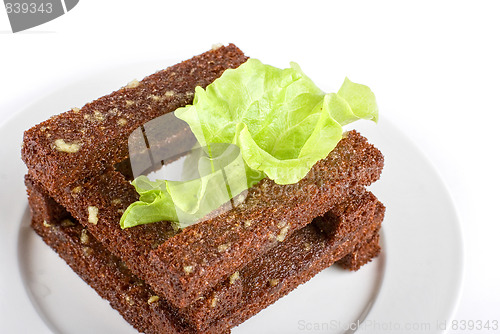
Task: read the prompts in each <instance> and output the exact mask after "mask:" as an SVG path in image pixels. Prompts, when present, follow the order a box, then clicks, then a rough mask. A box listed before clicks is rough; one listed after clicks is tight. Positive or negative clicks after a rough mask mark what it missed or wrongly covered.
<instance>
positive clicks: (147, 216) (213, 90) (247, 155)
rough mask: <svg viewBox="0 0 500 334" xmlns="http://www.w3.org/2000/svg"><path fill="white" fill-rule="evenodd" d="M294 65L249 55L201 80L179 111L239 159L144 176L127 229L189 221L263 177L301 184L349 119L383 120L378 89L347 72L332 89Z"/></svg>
mask: <svg viewBox="0 0 500 334" xmlns="http://www.w3.org/2000/svg"><path fill="white" fill-rule="evenodd" d="M290 65H291V67H290V68H287V69H278V68H275V67H272V66H269V65H264V64H262V63H261V62H260V61H259V60H256V59H249V60H248V61H247V62H246V63H244V64H243V65H241V66H240V67H238V68H237V69H230V70H226V71H225V72H224V73H223V74H222V76H221V77H220V78H219V79H217V80H215V81H214V82H213V83H212V84H210V85H208V86H207V88H206V89H203V88H201V87H196V91H195V97H194V101H193V104H192V105H188V106H186V107H182V108H179V109H177V110H176V111H175V115H176V116H177V117H178V118H180V119H182V120H184V121H185V122H187V123H188V124H189V126H190V128H191V130H192V132H193V133H194V135H195V136H196V139H197V140H198V143H199V145H200V146H202V147H205V148H207V151H208V152H209V153H210V152H211V149H212V147H215V146H216V144H217V143H226V144H234V145H235V146H236V147H238V148H239V156H238V157H239V158H238V159H236V160H235V161H237V162H232V163H231V162H230V161H229V160H226V161H224V162H223V163H220V167H219V168H218V169H217V168H215V169H214V168H212V170H211V172H200V171H201V170H202V169H203V168H202V167H201V166H205V167H206V166H207V162H206V161H204V160H203V159H201V160H199V159H198V158H196V157H195V156H194V155H193V156H190V157H188V159H190V160H192V161H191V162H190V163H189V164H188V169H193V166H198V169H199V172H200V173H198V174H200V175H199V178H194V179H192V180H189V181H167V180H163V181H154V182H153V181H150V180H148V179H147V178H146V177H144V176H140V177H139V178H137V179H136V180H134V182H133V183H132V184H133V185H134V186H135V188H136V190H137V192H138V193H139V194H140V200H139V201H138V202H135V203H133V204H131V205H130V206H129V207H128V208H127V210H126V211H125V213H124V214H123V216H122V219H121V221H120V224H121V226H122V228H125V227H130V226H135V225H140V224H147V223H150V222H157V221H161V220H169V221H172V222H177V223H176V225H177V226H178V227H185V226H188V225H190V224H192V223H195V222H197V221H199V220H200V219H201V218H202V217H204V216H205V215H206V214H208V213H210V212H212V211H213V210H216V209H218V208H220V206H221V205H223V204H224V203H226V204H227V203H228V202H229V201H230V200H231V198H233V197H234V196H236V195H237V194H240V193H243V192H244V191H245V190H246V189H248V188H249V187H251V186H252V185H254V184H255V183H257V182H258V181H260V180H261V179H262V178H264V177H268V178H270V179H272V180H274V181H275V182H276V183H278V184H291V183H296V182H298V181H299V180H301V179H302V178H303V177H304V176H305V175H306V174H307V173H308V172H309V170H310V169H311V167H312V166H313V165H314V164H315V163H316V162H318V161H319V160H321V159H323V158H325V157H326V156H327V155H328V154H329V153H330V152H331V151H332V150H333V149H334V148H335V146H336V145H337V143H338V142H339V141H340V140H341V139H342V126H343V125H346V124H349V123H351V122H353V121H356V120H358V119H367V120H373V121H375V122H377V120H378V108H377V104H376V101H375V96H374V94H373V93H372V91H371V90H370V89H369V88H368V87H367V86H364V85H361V84H356V83H353V82H351V81H350V80H349V79H347V78H346V79H345V81H344V83H343V84H342V86H341V88H340V89H339V91H338V93H329V94H325V93H324V92H323V91H321V90H320V89H319V88H318V87H317V86H316V85H315V84H314V83H313V82H312V81H311V79H309V78H308V77H307V76H306V75H305V74H304V73H303V72H302V70H301V69H300V67H299V66H298V65H297V64H295V63H291V64H290ZM234 145H233V146H234ZM205 159H209V160H210V159H212V160H213V157H212V156H211V155H210V154H208V156H207V157H205ZM212 160H210V161H212ZM210 165H211V166H212V167H213V163H211V164H210ZM195 169H196V168H195ZM205 169H206V168H205ZM188 172H189V173H188V174H192V173H191V172H192V171H188ZM224 184H225V187H224Z"/></svg>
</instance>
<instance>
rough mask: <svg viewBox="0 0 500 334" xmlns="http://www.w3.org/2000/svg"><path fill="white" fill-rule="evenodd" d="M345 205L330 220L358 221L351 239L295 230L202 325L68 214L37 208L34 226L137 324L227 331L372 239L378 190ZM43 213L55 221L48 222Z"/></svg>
mask: <svg viewBox="0 0 500 334" xmlns="http://www.w3.org/2000/svg"><path fill="white" fill-rule="evenodd" d="M42 197H43V196H42ZM29 198H30V205H31V207H32V210H36V209H38V208H40V206H43V205H44V204H43V203H44V201H43V198H40V196H39V193H38V192H37V191H32V190H30V197H29ZM363 198H364V200H363ZM368 202H371V203H373V204H375V205H376V207H377V211H376V214H375V215H374V216H371V217H369V218H367V216H366V211H365V209H364V208H366V203H368ZM45 203H46V202H45ZM363 203H364V204H365V205H364V206H363V205H362V204H363ZM342 207H343V209H340V208H339V212H342V213H351V215H353V216H352V217H351V218H352V219H348V218H347V217H343V218H339V219H337V220H335V221H333V220H332V224H333V225H335V226H337V228H336V229H338V230H339V231H341V230H346V229H345V228H343V225H345V224H354V225H358V227H359V230H358V231H357V233H356V234H355V235H352V236H351V237H350V238H348V240H346V238H345V236H335V235H334V234H330V235H326V234H324V233H322V232H320V230H319V229H318V228H316V227H314V225H313V224H311V225H308V226H307V227H306V228H303V229H302V230H299V231H297V232H295V233H294V234H293V235H292V236H291V237H290V238H289V240H287V241H286V242H283V243H281V244H280V245H279V246H278V247H276V248H275V249H273V252H272V253H270V254H269V255H266V256H267V257H268V258H265V257H263V258H259V259H257V260H256V261H254V262H253V263H251V264H250V266H248V267H247V268H244V269H243V270H242V271H241V274H239V277H237V278H236V277H233V278H232V280H233V283H235V282H238V283H239V284H241V286H243V287H244V289H243V293H242V294H240V295H238V298H237V303H236V305H234V306H233V307H229V308H227V309H226V312H222V313H221V314H224V315H223V316H220V317H219V318H218V319H217V320H216V321H215V322H212V324H211V325H210V326H209V327H208V328H206V329H205V330H202V331H200V330H195V329H194V328H193V327H191V326H188V325H186V323H185V322H184V321H182V320H181V319H182V318H183V316H181V315H180V313H179V311H180V310H176V309H175V308H172V307H169V306H168V302H166V301H165V300H163V299H161V298H157V297H156V295H154V292H153V291H152V290H151V289H149V288H148V286H147V285H146V284H144V282H143V281H142V280H140V279H138V278H137V277H135V276H134V275H133V274H132V273H131V272H130V271H129V270H128V269H127V268H126V266H125V265H124V263H123V262H122V261H120V259H119V258H117V257H115V256H113V255H112V254H111V253H109V252H108V251H107V250H106V249H105V248H104V247H102V245H101V244H100V243H99V242H97V241H96V240H95V238H93V237H92V235H90V234H88V233H86V229H84V228H83V227H82V226H80V225H79V224H75V223H71V222H70V221H69V220H68V219H64V220H62V221H59V222H56V218H55V217H44V211H34V212H33V214H34V215H33V227H34V228H35V230H36V231H37V232H38V233H39V234H40V235H42V236H43V238H44V240H45V241H46V242H47V243H48V244H49V245H50V246H51V247H53V248H54V249H55V250H56V251H57V252H58V253H59V255H60V256H61V257H63V258H64V259H65V260H66V261H67V262H68V264H69V265H70V266H71V267H72V268H73V269H74V270H75V271H76V272H77V273H78V274H79V275H80V276H81V277H82V278H83V279H84V280H85V281H86V282H87V283H88V284H90V285H91V286H92V287H93V288H94V289H96V291H97V292H98V293H99V294H100V295H101V296H102V297H103V298H106V299H107V300H109V301H110V303H111V305H112V306H113V307H114V308H115V309H117V310H118V311H119V312H120V313H121V314H122V315H123V316H124V318H125V319H126V320H127V321H129V322H130V323H131V324H132V325H133V326H134V327H136V328H137V329H138V330H140V331H144V332H146V333H201V332H203V333H225V332H227V328H228V327H232V326H235V325H237V324H238V323H241V322H243V321H244V320H245V319H247V318H248V317H250V316H252V315H253V314H255V313H257V312H258V311H260V309H262V308H264V307H266V306H267V305H269V304H271V303H273V302H274V301H276V300H277V299H278V298H279V297H280V296H282V295H284V294H286V293H288V292H289V291H291V290H293V289H294V288H295V287H296V286H297V285H299V284H301V283H303V282H305V281H307V280H308V279H309V278H310V277H312V276H313V275H314V274H316V273H317V272H318V271H320V270H321V269H322V268H323V267H327V266H329V265H330V264H332V263H333V262H334V261H335V260H338V259H339V258H341V257H342V256H343V255H344V256H345V254H347V253H346V252H348V251H349V250H354V249H355V244H356V243H357V244H359V243H362V242H363V240H367V239H369V238H370V239H371V240H372V239H373V235H374V234H375V233H377V231H378V228H379V227H380V223H381V221H382V218H383V211H384V208H383V206H382V205H381V204H380V203H378V202H377V201H376V199H375V198H374V196H373V195H371V194H369V193H365V194H364V195H361V196H359V197H358V198H357V199H353V200H351V201H350V204H348V205H343V206H342ZM355 207H359V208H360V209H359V210H358V212H357V213H356V210H355V209H354V210H353V208H355ZM45 212H47V211H45ZM62 217H65V216H64V215H63V216H61V218H62ZM329 217H334V215H330V216H329ZM44 218H46V219H49V221H51V222H52V223H48V222H47V220H46V219H44ZM325 219H326V218H325ZM360 219H365V221H360ZM350 230H352V229H350ZM357 251H361V250H360V249H357ZM318 265H319V267H318ZM252 266H254V268H252ZM269 277H273V278H269ZM210 298H212V299H210V300H207V302H209V304H210V305H211V306H212V305H213V306H214V308H216V309H217V308H218V309H219V310H220V309H221V306H222V304H220V303H219V302H218V301H217V299H216V298H217V295H212V296H210ZM214 301H215V305H214ZM259 307H260V308H259ZM219 313H220V311H219ZM225 328H226V329H225Z"/></svg>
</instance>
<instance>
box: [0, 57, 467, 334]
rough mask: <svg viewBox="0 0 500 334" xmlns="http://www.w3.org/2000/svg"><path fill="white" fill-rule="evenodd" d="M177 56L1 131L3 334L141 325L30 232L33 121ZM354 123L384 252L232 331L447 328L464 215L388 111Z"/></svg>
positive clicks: (123, 72) (73, 92)
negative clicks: (27, 151) (376, 159)
mask: <svg viewBox="0 0 500 334" xmlns="http://www.w3.org/2000/svg"><path fill="white" fill-rule="evenodd" d="M167 65H168V62H162V63H158V62H157V63H145V64H137V65H134V66H129V67H127V68H119V69H114V70H108V71H105V72H101V73H98V74H95V75H92V76H89V77H88V78H85V79H83V80H80V81H77V82H74V83H71V84H69V85H66V86H64V87H63V88H60V89H59V90H57V91H56V92H54V93H53V94H51V95H50V96H47V97H46V98H44V99H42V100H40V101H38V102H36V103H34V104H33V105H32V106H31V107H29V108H27V109H26V110H24V111H22V112H20V113H18V114H17V115H16V116H15V117H13V118H12V119H11V120H10V121H8V122H7V123H6V124H4V125H3V126H2V127H1V128H0V143H1V145H2V146H1V147H2V149H1V151H0V161H1V162H2V167H1V172H0V185H1V187H0V268H1V269H0V270H1V276H0V333H51V332H53V333H64V334H70V333H71V334H73V333H106V334H109V333H135V331H134V330H133V328H132V327H131V326H129V325H128V324H127V323H126V322H125V321H124V320H123V319H122V318H121V317H120V316H119V315H118V313H117V312H115V311H114V310H112V309H111V307H109V305H108V304H107V302H105V301H104V300H102V299H101V298H100V297H99V296H98V295H97V294H96V293H95V292H94V291H93V290H92V289H91V288H90V287H88V286H87V285H86V284H85V283H83V281H81V280H80V279H79V278H78V277H77V276H76V274H74V273H73V272H72V271H71V269H69V267H68V266H67V265H66V264H65V263H64V262H63V261H62V260H61V259H59V258H58V256H57V255H56V254H55V253H54V252H52V251H51V250H50V249H49V248H48V247H47V246H46V245H45V244H44V243H43V242H42V241H41V239H40V238H39V237H38V236H36V235H35V233H34V232H33V231H32V230H31V229H30V228H29V219H30V216H29V210H28V209H27V200H26V194H25V190H24V184H23V175H24V174H25V173H26V168H25V167H24V164H23V163H22V161H21V160H20V153H19V152H20V143H21V141H22V133H23V131H24V130H25V129H27V128H29V127H31V126H33V125H34V124H36V123H38V122H41V121H43V120H45V119H47V118H48V117H49V116H51V115H53V114H56V113H59V112H62V111H66V110H69V109H70V108H72V107H75V106H78V107H79V106H82V105H83V104H84V103H85V102H87V101H90V100H92V99H95V98H97V97H99V96H102V95H105V94H107V93H109V92H110V91H112V90H115V89H116V88H117V87H120V86H122V85H125V84H126V83H127V82H128V81H130V79H132V78H134V77H136V78H141V77H143V76H145V75H147V74H149V73H152V72H154V71H155V70H156V69H158V68H163V67H165V66H167ZM355 127H356V128H357V129H359V130H360V132H361V133H362V134H363V135H365V136H366V137H368V138H369V140H370V141H371V142H372V143H374V144H375V145H376V146H377V147H378V148H380V149H381V151H382V152H383V153H384V155H385V159H386V166H385V168H384V172H383V176H382V178H381V180H380V181H378V182H377V183H376V184H375V185H373V186H372V187H371V190H372V191H373V192H374V193H375V194H376V195H377V196H378V198H379V199H380V200H381V201H382V202H383V203H384V204H385V205H386V206H387V214H386V218H385V221H384V223H383V253H382V254H381V256H379V257H378V258H377V259H376V260H375V261H373V262H371V263H370V264H368V265H366V266H364V267H363V268H362V269H361V270H360V271H358V272H356V273H350V272H347V271H344V270H341V269H339V268H336V267H333V268H329V269H327V270H325V271H323V272H322V273H320V274H319V275H318V276H316V277H315V278H314V279H312V280H311V281H310V282H308V283H307V284H305V285H303V286H301V287H299V288H298V289H296V290H295V291H293V292H292V293H291V294H290V295H288V296H286V297H285V298H282V299H281V300H279V301H278V302H277V303H275V304H274V305H272V306H271V307H269V308H267V309H266V310H264V311H262V312H261V313H259V314H258V315H257V316H255V317H253V318H252V319H250V320H248V321H247V322H245V323H244V324H243V325H240V326H239V327H238V328H236V329H235V330H234V333H240V334H243V333H344V332H353V331H357V332H366V333H378V332H381V333H382V332H387V331H392V332H398V333H401V332H408V333H415V332H425V333H439V332H442V330H441V327H442V326H441V324H442V323H443V322H444V321H446V320H449V319H450V318H451V317H452V315H453V312H454V309H455V306H456V304H457V301H458V297H459V291H460V286H461V282H462V272H463V250H462V240H461V234H460V227H459V222H458V219H457V216H456V213H455V210H454V207H453V204H452V202H451V200H450V196H449V195H448V192H447V190H446V189H445V187H444V186H443V183H442V182H441V180H440V178H439V176H438V174H437V173H436V171H435V170H434V169H433V167H432V166H431V164H430V163H429V162H428V161H427V159H426V158H425V157H424V156H423V154H421V153H420V152H419V151H418V149H417V148H416V147H415V146H414V145H413V144H412V143H411V142H410V140H409V139H407V138H406V137H405V135H404V134H403V133H402V132H400V131H399V130H398V129H397V128H395V127H394V126H393V125H391V124H390V123H389V122H388V121H387V120H386V119H384V118H383V117H382V119H381V120H380V122H379V124H378V125H373V124H371V123H368V122H358V123H356V124H355Z"/></svg>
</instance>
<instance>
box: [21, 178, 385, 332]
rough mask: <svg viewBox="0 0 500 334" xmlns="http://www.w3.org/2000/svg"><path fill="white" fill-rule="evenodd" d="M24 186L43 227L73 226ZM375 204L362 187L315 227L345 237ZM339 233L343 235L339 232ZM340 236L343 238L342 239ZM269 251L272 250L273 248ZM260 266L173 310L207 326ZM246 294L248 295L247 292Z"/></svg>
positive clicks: (83, 237) (37, 191) (42, 195)
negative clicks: (240, 277)
mask: <svg viewBox="0 0 500 334" xmlns="http://www.w3.org/2000/svg"><path fill="white" fill-rule="evenodd" d="M27 180H29V179H27ZM27 188H28V193H29V203H30V207H31V209H32V212H33V217H34V220H36V221H42V222H43V224H44V226H46V227H50V226H58V225H63V227H68V226H71V225H74V224H73V223H72V222H71V220H68V216H69V214H68V213H67V212H65V210H64V208H61V207H60V206H59V205H58V204H57V203H55V202H54V201H53V200H51V199H50V197H49V196H48V195H47V193H46V192H45V191H44V190H43V189H42V188H41V187H40V186H39V185H37V184H33V183H32V182H29V181H28V182H27ZM377 205H379V204H378V203H377V201H376V199H375V197H374V196H373V195H372V194H371V193H368V192H366V191H365V190H364V189H360V191H359V193H357V194H356V195H354V196H352V197H351V198H350V199H349V201H348V202H347V203H343V204H341V205H339V206H337V207H335V209H334V210H332V211H330V212H329V213H328V215H326V216H325V217H323V218H316V219H315V222H316V225H317V226H318V227H319V226H320V225H321V226H323V225H324V226H328V227H329V231H330V233H329V235H330V236H332V237H333V235H336V239H335V240H337V241H338V240H344V239H345V238H350V236H351V235H354V234H355V233H356V231H357V230H359V228H360V227H361V226H363V225H364V224H365V221H366V217H372V216H373V215H374V214H375V210H376V207H377ZM49 206H50V207H49ZM48 207H49V208H48ZM57 207H59V209H57ZM71 219H72V218H71ZM72 220H73V219H72ZM82 231H83V232H82ZM346 232H348V233H346ZM340 233H344V234H343V235H341V234H340ZM341 236H343V237H342V238H341ZM88 240H89V234H88V232H87V230H86V229H82V230H81V231H80V241H81V242H83V245H84V246H85V247H88ZM289 242H290V241H289V240H285V241H284V243H285V244H286V243H289ZM304 247H311V245H310V244H304ZM367 249H368V247H367ZM363 250H364V249H363V248H360V247H359V245H358V246H357V248H356V251H355V252H356V254H354V253H352V254H350V255H348V256H351V258H352V256H355V257H357V256H361V257H360V258H363V259H366V260H367V261H368V260H369V259H370V258H371V257H370V254H364V252H363ZM370 250H371V249H370ZM270 253H272V251H271V252H270ZM295 253H296V252H295V251H294V252H292V253H291V254H281V255H278V256H276V258H279V259H283V258H286V257H290V256H292V258H291V259H289V261H288V264H293V266H295V265H296V264H297V263H296V259H295V258H293V256H295ZM359 254H360V255H359ZM110 256H111V255H110ZM265 256H267V253H266V254H264V255H263V257H265ZM346 257H347V256H346ZM346 257H344V258H346ZM280 261H281V260H280ZM282 262H283V261H282ZM343 265H344V267H348V262H346V261H344V263H343ZM356 265H357V266H360V265H361V263H360V262H359V261H358V262H356ZM260 267H261V268H263V269H258V270H260V271H256V270H255V269H253V268H252V267H251V266H247V267H245V268H242V270H240V271H238V272H237V274H236V273H235V274H233V275H232V276H231V277H230V278H229V279H227V280H225V281H224V282H221V283H219V284H218V285H217V286H216V287H215V288H214V289H213V290H212V291H210V292H208V293H207V294H205V296H203V297H202V298H200V299H199V300H197V301H195V302H194V303H192V304H191V305H189V306H187V307H185V308H183V309H176V312H177V313H178V314H179V316H180V317H181V318H182V319H183V320H184V321H185V322H186V323H188V324H190V325H191V326H192V327H193V328H196V329H198V330H203V329H206V328H207V327H209V326H210V324H211V322H213V320H214V319H221V318H223V315H224V314H226V313H228V312H230V310H232V309H235V308H236V306H237V305H238V303H239V302H240V301H241V298H242V297H243V295H244V286H243V283H242V282H243V280H239V279H237V278H238V277H239V276H240V272H241V273H242V274H241V275H245V276H247V277H252V276H253V277H256V276H257V277H258V274H259V273H262V274H265V272H266V270H268V266H267V265H261V266H260ZM280 268H281V269H282V270H283V269H284V270H285V272H287V273H288V270H289V268H286V262H285V264H284V265H282V266H280ZM350 269H354V268H350ZM256 274H257V275H256ZM251 286H253V285H251ZM246 295H248V292H247V293H246Z"/></svg>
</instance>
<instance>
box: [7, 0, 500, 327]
mask: <svg viewBox="0 0 500 334" xmlns="http://www.w3.org/2000/svg"><path fill="white" fill-rule="evenodd" d="M181 3H182V4H181ZM497 3H498V2H496V1H469V2H461V1H453V2H451V1H450V2H447V1H405V2H403V1H349V2H347V1H345V2H337V1H309V2H307V4H306V2H298V3H294V2H292V1H286V2H272V1H262V2H261V1H252V2H245V3H241V4H236V2H235V1H231V2H230V1H227V2H226V1H224V2H222V1H204V2H199V3H197V2H195V1H185V2H181V1H175V2H174V1H153V0H150V1H124V0H121V1H118V0H114V1H110V0H107V1H98V0H82V1H80V3H79V4H78V5H77V6H76V7H75V8H74V9H73V10H72V11H70V12H69V13H68V14H66V15H64V16H62V17H60V18H58V19H56V20H54V21H52V22H49V23H47V24H44V25H42V26H39V27H35V28H33V29H31V30H29V31H26V32H21V33H17V34H12V33H11V32H10V26H9V23H8V19H7V15H6V13H5V11H4V10H3V9H1V8H0V125H1V124H3V123H4V122H6V121H8V119H9V118H10V117H12V116H13V115H14V114H15V113H16V112H18V111H20V110H22V109H23V108H24V107H26V106H28V105H29V104H31V103H33V102H34V101H36V100H37V99H39V98H41V97H43V96H45V95H47V94H48V93H50V92H52V91H54V90H56V89H58V88H61V87H63V85H64V84H65V83H69V82H72V80H76V79H78V78H81V77H84V76H85V75H87V73H95V72H96V71H97V72H98V71H99V70H100V69H101V70H103V69H106V68H108V67H112V66H119V65H124V64H131V63H135V62H143V61H147V60H158V59H162V58H165V59H172V58H174V59H178V60H182V59H187V58H190V57H191V56H192V55H194V54H199V53H201V52H203V51H205V50H206V49H208V48H210V47H211V45H212V44H213V43H225V44H227V43H228V42H233V43H235V44H236V45H238V46H239V47H240V48H241V49H242V50H243V51H244V52H245V53H247V54H248V55H249V56H252V57H256V58H259V59H261V60H262V61H263V62H265V63H269V64H273V65H276V66H281V67H284V66H286V65H287V63H288V61H290V60H293V61H296V62H298V63H299V64H300V65H301V67H302V68H303V70H304V71H305V72H306V73H307V74H308V75H309V76H310V77H311V78H313V79H314V78H315V76H319V74H322V77H325V75H323V74H324V72H327V73H329V74H330V77H331V80H330V81H324V82H321V81H319V82H317V83H318V85H319V86H320V87H321V88H323V89H324V90H325V91H336V90H337V89H338V87H339V86H340V84H341V83H342V81H343V78H344V76H346V75H348V76H349V78H350V79H351V80H353V81H355V82H360V83H364V84H367V85H369V86H370V87H371V88H372V90H373V91H374V92H375V94H376V96H377V99H378V104H379V108H380V113H381V114H382V115H383V116H384V117H386V118H387V119H389V120H390V121H392V122H393V123H394V124H396V126H398V127H399V128H400V129H402V130H403V131H404V132H406V133H407V134H408V136H409V137H410V138H411V139H412V140H413V141H414V143H415V144H416V145H417V146H418V147H419V148H420V149H421V150H422V151H423V152H424V153H425V155H427V157H428V158H429V159H430V160H431V161H432V163H433V164H434V165H435V167H436V168H437V170H438V171H439V173H440V175H441V176H442V178H443V180H444V182H445V183H446V185H447V186H448V188H449V190H450V192H451V195H452V197H453V199H454V201H455V204H456V208H457V211H458V214H459V216H460V220H461V226H462V232H463V239H464V244H465V265H466V267H465V268H466V269H465V278H464V285H463V291H462V298H461V301H460V304H459V305H458V308H457V311H456V314H455V319H458V320H488V319H489V320H493V319H497V320H500V288H499V285H500V284H499V282H500V269H499V267H498V262H499V261H498V260H497V258H498V255H499V254H500V242H499V239H498V236H499V235H500V218H499V215H498V211H497V209H498V208H499V206H500V203H499V200H500V195H499V189H500V181H499V180H500V176H499V173H498V169H499V165H498V162H499V159H498V152H499V144H500V140H499V135H500V116H499V115H500V105H499V98H498V97H499V96H500V48H499V45H500V3H498V4H497ZM131 79H133V78H131ZM124 84H125V83H124ZM69 107H73V106H68V109H69ZM62 111H64V110H54V113H59V112H62ZM8 144H12V145H14V144H15V145H18V144H19V143H8ZM2 145H5V143H2ZM2 163H3V164H5V163H8V162H5V161H2ZM422 210H425V208H422ZM429 233H432V231H429ZM457 256H458V255H457ZM481 332H485V333H486V332H488V331H481Z"/></svg>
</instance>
